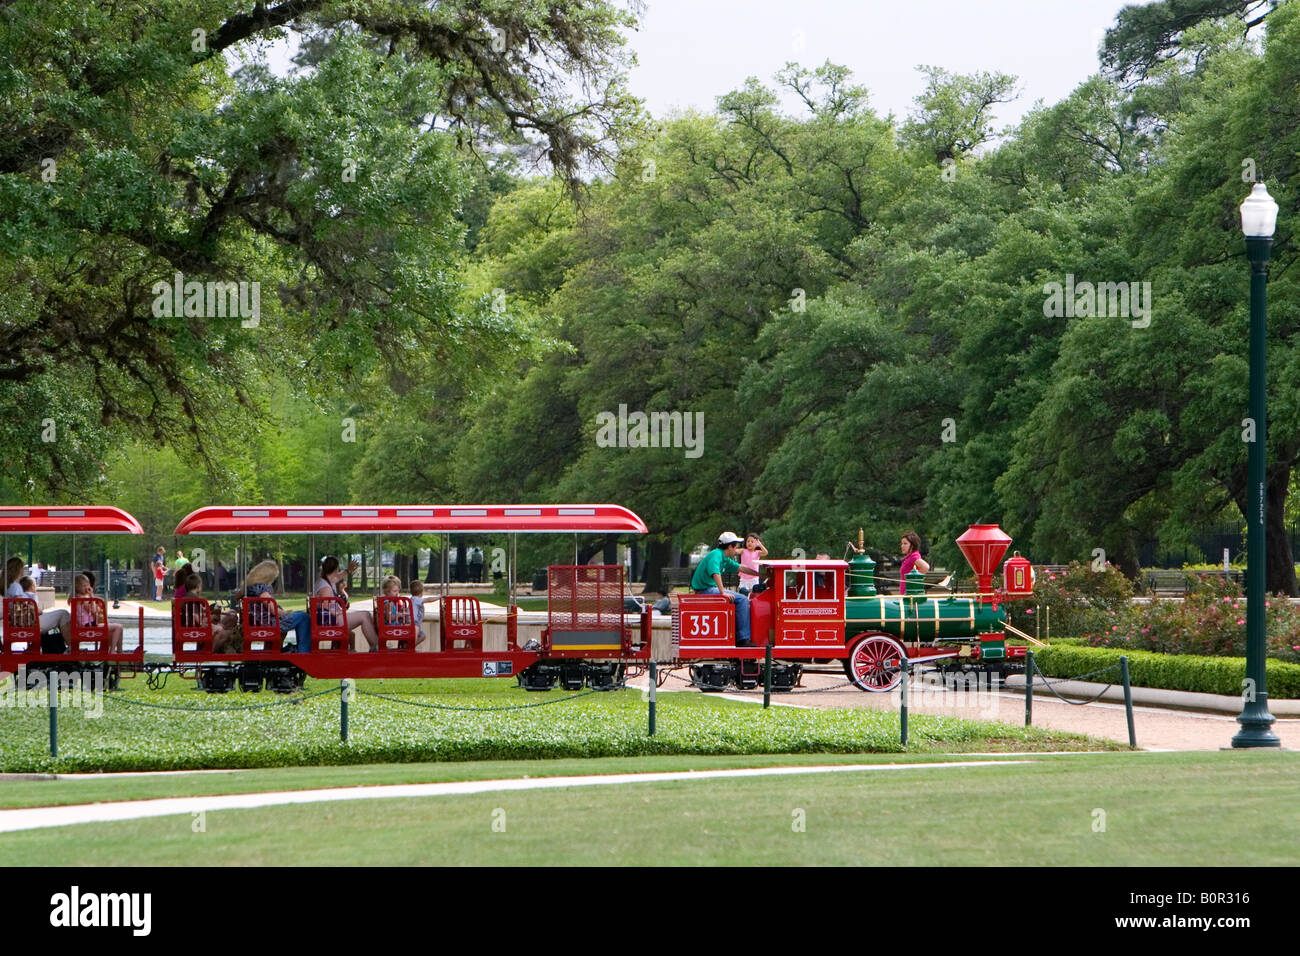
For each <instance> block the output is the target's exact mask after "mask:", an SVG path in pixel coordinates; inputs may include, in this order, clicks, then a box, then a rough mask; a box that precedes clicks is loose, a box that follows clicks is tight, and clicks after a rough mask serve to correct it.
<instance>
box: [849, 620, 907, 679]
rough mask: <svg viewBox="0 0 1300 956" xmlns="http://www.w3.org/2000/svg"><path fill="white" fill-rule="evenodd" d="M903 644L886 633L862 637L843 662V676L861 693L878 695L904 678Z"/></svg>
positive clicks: (856, 640) (858, 638)
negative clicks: (867, 692) (861, 691)
mask: <svg viewBox="0 0 1300 956" xmlns="http://www.w3.org/2000/svg"><path fill="white" fill-rule="evenodd" d="M906 656H907V652H906V651H904V650H903V645H901V644H899V643H898V641H896V640H894V639H893V638H892V637H890V636H889V635H888V634H862V635H859V636H858V637H857V638H855V643H854V644H853V650H852V651H850V652H849V656H848V657H847V658H845V660H844V673H846V674H847V675H848V677H849V680H851V681H853V683H855V684H856V685H857V686H858V688H859V689H860V690H865V691H870V692H872V693H876V694H881V693H886V692H888V691H891V690H893V689H894V688H895V687H897V686H898V685H899V683H900V682H901V681H902V679H903V658H905V657H906Z"/></svg>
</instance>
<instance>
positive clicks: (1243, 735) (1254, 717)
mask: <svg viewBox="0 0 1300 956" xmlns="http://www.w3.org/2000/svg"><path fill="white" fill-rule="evenodd" d="M1273 720H1274V718H1273V715H1272V714H1270V713H1269V712H1268V706H1267V705H1266V704H1263V703H1256V704H1252V705H1249V706H1247V708H1246V709H1245V710H1243V711H1242V712H1241V714H1239V715H1238V717H1237V723H1239V724H1241V730H1239V731H1237V733H1236V735H1235V736H1234V737H1233V738H1232V748H1233V749H1234V750H1239V749H1245V748H1248V747H1281V746H1282V741H1281V740H1279V739H1278V736H1277V734H1275V733H1273Z"/></svg>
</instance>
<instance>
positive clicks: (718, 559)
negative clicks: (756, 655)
mask: <svg viewBox="0 0 1300 956" xmlns="http://www.w3.org/2000/svg"><path fill="white" fill-rule="evenodd" d="M744 546H745V539H744V538H741V537H738V536H737V535H735V534H733V533H732V532H730V531H724V532H722V534H721V535H719V536H718V546H717V547H716V548H714V549H713V550H712V551H710V552H709V553H708V554H706V555H705V556H704V557H703V558H702V559H701V560H700V563H699V564H698V565H697V566H696V568H695V573H694V574H693V575H692V576H691V590H692V591H694V592H695V593H696V594H721V595H723V596H724V597H725V598H726V599H727V600H728V601H731V602H732V603H734V604H735V605H736V646H737V647H752V646H753V643H752V642H751V641H750V639H749V598H747V597H746V596H745V595H743V594H738V593H736V592H735V591H728V590H726V589H725V588H723V586H722V575H723V573H724V572H731V571H736V572H739V571H740V568H741V565H740V562H739V561H738V560H736V559H737V558H738V557H739V555H740V551H741V549H742V548H744Z"/></svg>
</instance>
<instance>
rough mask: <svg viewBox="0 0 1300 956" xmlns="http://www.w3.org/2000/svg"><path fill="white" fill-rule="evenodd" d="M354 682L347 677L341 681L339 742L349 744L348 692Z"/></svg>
mask: <svg viewBox="0 0 1300 956" xmlns="http://www.w3.org/2000/svg"><path fill="white" fill-rule="evenodd" d="M351 686H352V681H351V680H350V679H349V678H347V677H345V678H343V679H342V680H341V681H339V741H340V742H342V743H347V742H348V692H349V691H350V690H351Z"/></svg>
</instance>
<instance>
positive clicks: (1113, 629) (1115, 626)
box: [1110, 624, 1119, 631]
mask: <svg viewBox="0 0 1300 956" xmlns="http://www.w3.org/2000/svg"><path fill="white" fill-rule="evenodd" d="M1110 629H1111V630H1112V631H1118V630H1119V625H1118V624H1112V625H1111V626H1110Z"/></svg>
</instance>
